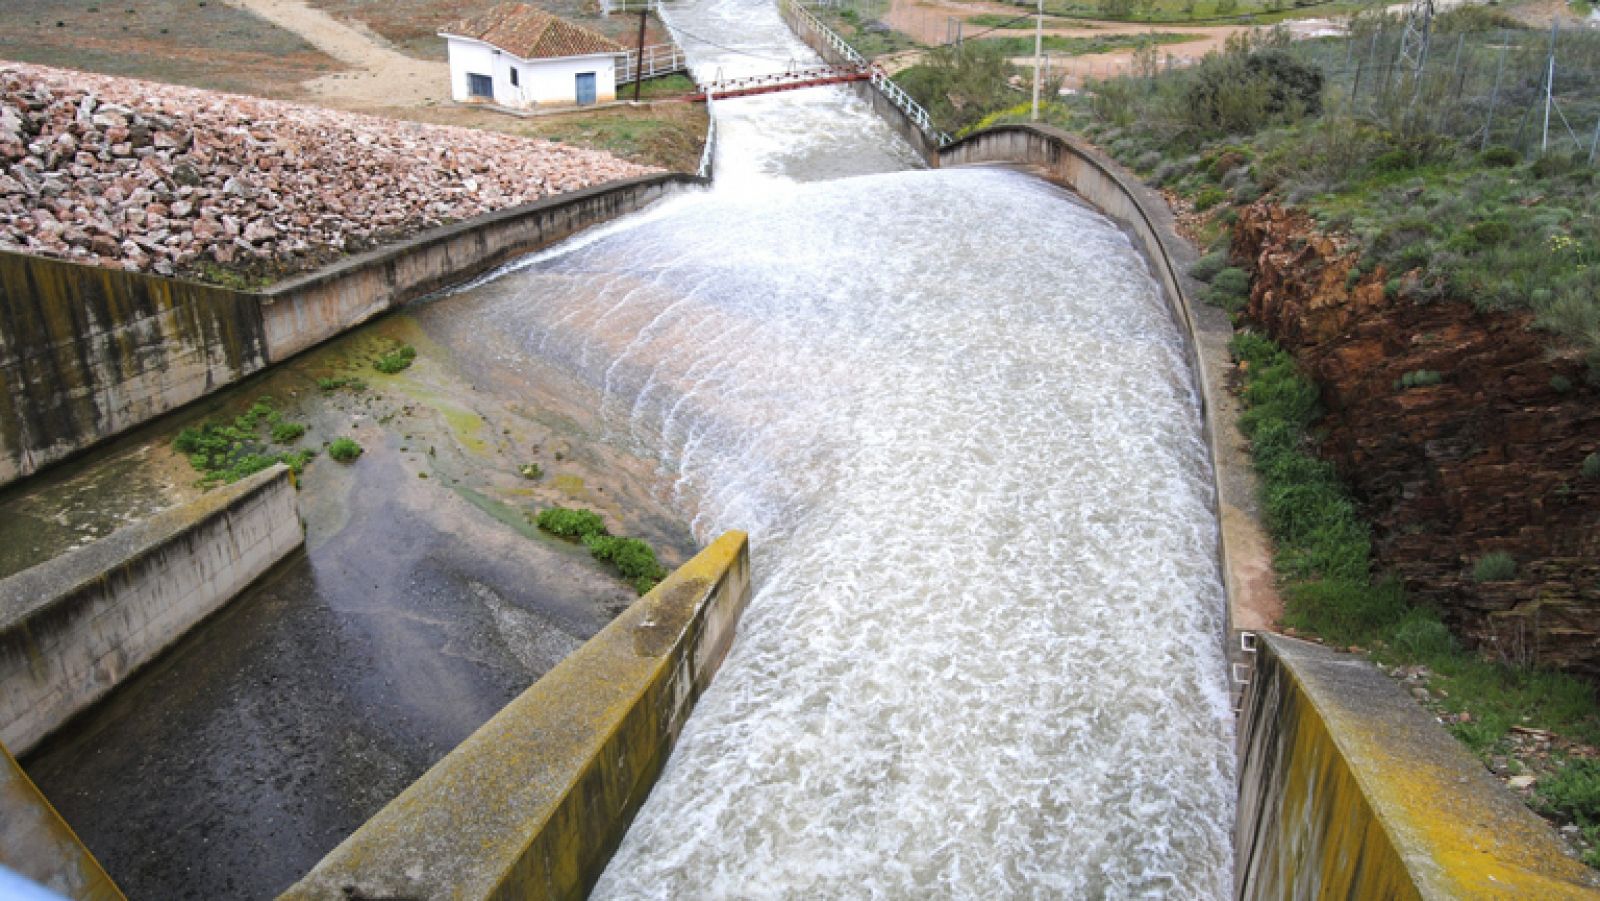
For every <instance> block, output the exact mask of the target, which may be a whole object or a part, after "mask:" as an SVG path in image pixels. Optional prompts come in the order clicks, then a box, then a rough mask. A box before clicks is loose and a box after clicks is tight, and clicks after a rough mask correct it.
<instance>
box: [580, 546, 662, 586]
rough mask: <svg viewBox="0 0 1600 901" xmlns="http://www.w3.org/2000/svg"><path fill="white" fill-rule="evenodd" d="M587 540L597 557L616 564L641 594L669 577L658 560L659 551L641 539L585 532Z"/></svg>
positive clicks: (591, 552) (590, 549)
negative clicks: (657, 553)
mask: <svg viewBox="0 0 1600 901" xmlns="http://www.w3.org/2000/svg"><path fill="white" fill-rule="evenodd" d="M583 543H584V545H585V546H586V547H588V548H589V553H590V554H592V555H594V558H595V559H596V560H600V561H602V562H605V563H609V564H611V565H612V566H614V567H616V570H617V572H618V573H620V574H621V575H622V577H623V578H624V579H627V580H628V581H629V582H632V583H633V587H634V590H635V591H637V592H638V593H639V594H641V595H642V594H644V593H645V592H648V591H649V590H650V589H651V588H654V587H655V585H656V583H657V582H660V581H661V579H662V578H664V577H665V576H666V570H664V569H662V568H661V564H660V563H659V562H657V560H656V552H655V551H653V550H651V549H650V545H648V544H645V543H644V542H643V541H640V540H639V539H637V538H620V537H616V536H612V535H603V534H596V535H585V536H584V538H583Z"/></svg>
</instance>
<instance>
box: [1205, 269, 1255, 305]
mask: <svg viewBox="0 0 1600 901" xmlns="http://www.w3.org/2000/svg"><path fill="white" fill-rule="evenodd" d="M1211 287H1213V288H1215V289H1217V290H1218V291H1226V292H1228V293H1229V294H1237V295H1239V296H1241V297H1242V296H1245V295H1247V294H1249V293H1250V273H1248V272H1246V271H1244V270H1243V269H1240V268H1238V267H1236V266H1229V267H1228V268H1226V269H1223V270H1222V271H1221V272H1218V273H1217V275H1216V277H1215V278H1213V279H1212V280H1211Z"/></svg>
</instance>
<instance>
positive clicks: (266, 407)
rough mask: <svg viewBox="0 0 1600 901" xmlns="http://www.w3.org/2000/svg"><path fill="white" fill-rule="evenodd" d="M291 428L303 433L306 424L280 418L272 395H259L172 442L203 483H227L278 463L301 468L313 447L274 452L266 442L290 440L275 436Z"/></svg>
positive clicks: (180, 435) (298, 470) (302, 468)
mask: <svg viewBox="0 0 1600 901" xmlns="http://www.w3.org/2000/svg"><path fill="white" fill-rule="evenodd" d="M293 429H299V430H300V432H299V434H304V433H305V426H303V425H300V424H299V423H293V422H288V421H285V420H284V419H283V415H282V414H281V413H279V412H278V411H277V410H276V409H275V408H274V407H273V405H272V398H270V397H262V398H259V399H258V400H257V401H256V402H255V403H254V404H252V405H251V406H250V409H248V410H246V411H245V412H244V413H242V414H240V415H239V416H236V417H234V418H233V420H231V421H212V422H204V423H201V424H200V425H198V426H190V427H188V428H185V429H183V430H182V431H180V432H179V433H178V435H177V437H176V438H174V439H173V440H172V446H173V448H174V449H176V450H177V451H178V452H179V453H182V454H185V455H187V456H188V458H189V465H191V466H193V467H194V468H195V469H197V470H199V471H200V473H201V479H200V481H201V482H202V483H203V484H206V485H216V484H227V483H229V482H237V481H239V480H240V479H242V478H244V477H245V476H249V475H253V474H255V473H258V472H260V471H261V470H263V469H267V468H268V467H271V466H273V465H275V464H278V463H282V464H284V465H285V466H288V467H289V468H290V469H292V470H294V472H295V473H296V474H298V473H300V472H303V471H304V470H305V467H306V464H307V463H309V462H310V461H311V458H312V457H314V456H316V451H314V450H309V449H308V450H299V451H293V452H274V451H273V450H272V449H271V448H270V446H269V441H273V442H277V443H279V444H287V443H290V442H288V441H278V438H277V436H278V435H279V434H280V433H285V432H287V431H292V430H293ZM263 432H266V433H267V434H263ZM299 434H297V435H296V436H295V438H296V439H298V438H299Z"/></svg>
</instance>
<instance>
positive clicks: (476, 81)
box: [467, 72, 494, 100]
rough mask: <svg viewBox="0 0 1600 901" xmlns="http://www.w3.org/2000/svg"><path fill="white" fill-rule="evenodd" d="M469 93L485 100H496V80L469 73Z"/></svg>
mask: <svg viewBox="0 0 1600 901" xmlns="http://www.w3.org/2000/svg"><path fill="white" fill-rule="evenodd" d="M467 93H468V94H471V95H472V96H474V97H482V98H483V99H485V100H493V99H494V79H492V78H490V77H489V76H487V75H473V74H472V73H470V72H469V73H467Z"/></svg>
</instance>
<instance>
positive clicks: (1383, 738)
mask: <svg viewBox="0 0 1600 901" xmlns="http://www.w3.org/2000/svg"><path fill="white" fill-rule="evenodd" d="M1257 655H1258V656H1259V657H1260V660H1259V662H1258V663H1257V665H1256V668H1255V669H1256V672H1255V678H1254V680H1253V681H1252V682H1251V686H1250V691H1249V693H1248V696H1247V698H1246V703H1245V709H1244V712H1243V716H1242V718H1241V720H1240V724H1239V741H1240V746H1241V762H1240V779H1239V824H1238V828H1237V831H1236V843H1237V844H1236V851H1237V854H1238V865H1237V868H1236V870H1235V883H1236V885H1237V890H1238V896H1239V897H1240V898H1312V897H1317V898H1326V897H1334V898H1395V899H1400V898H1429V899H1434V898H1440V899H1442V898H1551V899H1554V898H1594V897H1596V896H1597V890H1600V875H1597V874H1596V873H1595V872H1594V871H1593V870H1591V869H1589V868H1588V867H1586V866H1584V865H1583V864H1582V863H1580V862H1578V861H1577V860H1574V859H1573V858H1571V857H1569V856H1567V855H1566V853H1565V851H1564V849H1563V848H1562V847H1561V846H1560V845H1559V843H1558V842H1557V841H1556V839H1555V837H1554V835H1552V834H1551V832H1550V828H1549V826H1548V825H1546V824H1545V823H1544V821H1542V820H1540V819H1539V818H1538V817H1537V816H1535V815H1534V814H1533V813H1532V812H1530V811H1529V810H1528V809H1527V808H1526V807H1524V806H1523V805H1522V803H1521V802H1520V801H1518V800H1517V799H1516V798H1514V797H1512V796H1511V795H1510V794H1509V793H1507V792H1506V791H1505V789H1504V788H1502V787H1501V786H1500V784H1499V783H1498V782H1496V781H1495V780H1494V778H1493V777H1492V776H1490V775H1489V773H1488V771H1486V770H1485V769H1484V768H1483V766H1482V764H1480V763H1478V761H1477V760H1475V759H1474V758H1473V757H1472V756H1471V755H1470V754H1469V753H1467V751H1466V749H1465V748H1463V747H1462V746H1461V745H1460V744H1459V743H1458V742H1457V741H1456V740H1455V739H1454V738H1453V737H1451V736H1450V735H1448V734H1446V733H1445V731H1444V730H1443V729H1441V728H1439V725H1438V723H1436V722H1434V720H1433V718H1432V717H1431V716H1430V715H1429V714H1428V713H1427V711H1425V710H1423V709H1422V708H1421V707H1419V706H1418V705H1417V704H1416V703H1415V702H1414V701H1412V700H1411V698H1409V697H1407V696H1406V695H1405V694H1404V693H1403V692H1402V691H1401V690H1400V687H1399V686H1398V685H1396V684H1395V683H1394V682H1393V681H1391V680H1390V679H1389V678H1388V677H1387V676H1385V675H1383V674H1382V673H1381V672H1379V671H1378V670H1377V669H1376V668H1374V667H1373V666H1372V665H1371V664H1369V663H1367V662H1366V661H1365V660H1362V659H1360V658H1358V657H1354V656H1352V655H1349V654H1340V653H1336V652H1334V651H1330V650H1328V649H1327V648H1324V647H1321V646H1320V645H1314V644H1310V643H1307V642H1303V641H1296V640H1295V639H1292V638H1285V637H1282V636H1278V635H1263V636H1262V638H1261V643H1260V645H1259V650H1258V652H1257Z"/></svg>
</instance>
